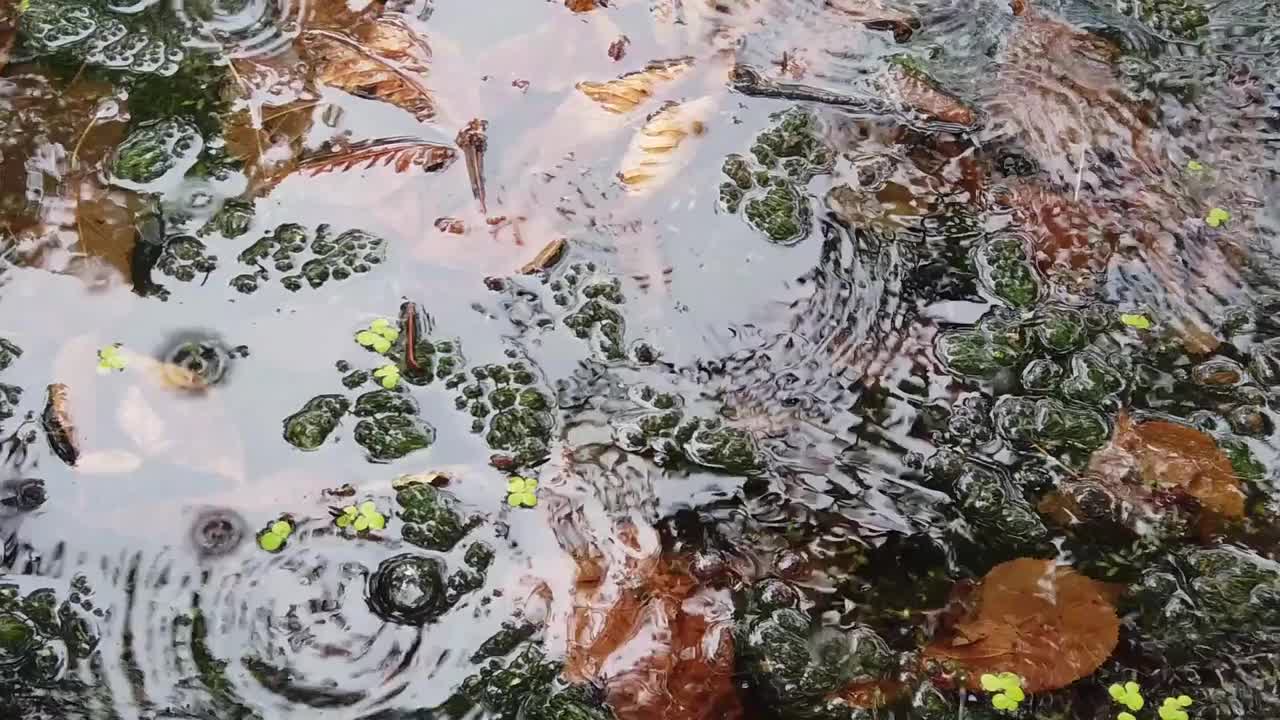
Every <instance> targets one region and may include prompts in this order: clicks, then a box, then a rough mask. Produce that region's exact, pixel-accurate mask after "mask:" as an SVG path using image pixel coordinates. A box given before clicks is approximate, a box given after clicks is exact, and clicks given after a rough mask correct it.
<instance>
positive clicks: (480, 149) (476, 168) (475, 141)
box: [456, 118, 489, 214]
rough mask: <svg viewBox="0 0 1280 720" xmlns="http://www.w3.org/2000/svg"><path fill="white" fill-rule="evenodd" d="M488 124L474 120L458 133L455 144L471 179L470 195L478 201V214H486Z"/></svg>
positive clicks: (477, 119)
mask: <svg viewBox="0 0 1280 720" xmlns="http://www.w3.org/2000/svg"><path fill="white" fill-rule="evenodd" d="M488 128H489V123H488V122H487V121H485V120H481V119H479V118H476V119H474V120H472V121H471V122H469V123H467V125H466V127H464V128H462V130H460V131H458V137H457V140H456V142H457V143H458V147H459V148H462V153H463V157H465V158H466V160H467V176H468V177H469V178H470V179H471V194H472V195H473V196H475V199H476V200H479V201H480V212H482V213H486V214H487V213H488V212H489V210H488V208H487V207H486V203H485V199H484V151H485V148H486V147H487V146H488V138H487V136H486V135H485V131H486V130H488Z"/></svg>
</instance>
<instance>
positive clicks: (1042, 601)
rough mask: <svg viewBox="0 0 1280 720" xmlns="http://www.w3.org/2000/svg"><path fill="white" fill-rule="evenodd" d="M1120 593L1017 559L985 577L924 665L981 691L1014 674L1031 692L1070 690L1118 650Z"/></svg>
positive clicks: (1052, 566) (1064, 570) (1050, 564)
mask: <svg viewBox="0 0 1280 720" xmlns="http://www.w3.org/2000/svg"><path fill="white" fill-rule="evenodd" d="M1115 593H1116V589H1115V588H1114V587H1113V586H1111V585H1108V584H1106V583H1101V582H1098V581H1096V580H1092V579H1090V578H1087V577H1085V576H1083V575H1081V574H1079V573H1077V572H1076V571H1074V570H1072V569H1071V568H1069V567H1066V566H1062V565H1058V564H1057V563H1055V562H1054V561H1052V560H1038V559H1035V558H1018V559H1017V560H1011V561H1009V562H1006V563H1001V564H1000V565H997V566H995V567H994V568H992V569H991V572H989V573H987V575H986V576H985V577H984V578H983V579H982V582H981V583H980V584H979V585H978V587H977V588H976V589H975V590H974V592H973V594H972V596H971V597H969V598H967V601H968V606H967V608H966V612H965V613H964V615H963V617H961V618H960V619H959V620H958V621H957V622H955V623H954V624H953V625H952V626H951V627H949V628H945V629H944V630H942V631H940V632H939V635H938V636H937V637H935V638H934V640H933V642H931V643H930V644H929V645H928V647H926V648H925V657H926V659H930V660H936V661H944V662H949V663H952V664H954V665H956V666H958V667H959V668H960V669H962V670H964V671H965V676H964V678H965V679H964V683H965V686H966V687H968V688H969V689H971V690H976V689H979V685H978V679H979V678H980V677H981V676H982V675H983V674H985V673H991V674H998V673H1002V672H1011V673H1014V674H1017V675H1019V676H1021V677H1022V680H1023V687H1024V689H1025V690H1026V691H1027V692H1032V693H1034V692H1041V691H1043V690H1054V689H1057V688H1061V687H1066V686H1067V685H1070V684H1071V683H1073V682H1075V681H1076V680H1079V679H1080V678H1082V677H1085V676H1086V675H1089V674H1091V673H1092V672H1093V671H1094V670H1097V669H1098V666H1100V665H1101V664H1102V663H1103V662H1104V661H1105V660H1106V659H1107V658H1108V657H1109V656H1110V655H1111V651H1112V650H1114V649H1115V646H1116V642H1117V640H1118V639H1119V632H1120V619H1119V618H1118V617H1116V610H1115V607H1114V605H1113V600H1112V598H1113V597H1114V596H1115Z"/></svg>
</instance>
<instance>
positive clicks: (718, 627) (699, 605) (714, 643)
mask: <svg viewBox="0 0 1280 720" xmlns="http://www.w3.org/2000/svg"><path fill="white" fill-rule="evenodd" d="M634 534H635V528H634V527H633V526H627V525H624V526H622V527H621V528H619V529H618V538H619V540H620V541H621V542H622V543H624V544H626V545H628V546H629V547H631V548H633V549H634V550H635V551H636V555H635V556H632V557H629V558H628V559H627V560H626V562H625V567H612V568H610V567H608V566H607V561H605V560H604V558H603V557H602V556H600V555H597V554H590V553H583V554H580V555H578V556H577V557H576V560H577V564H578V576H577V586H578V587H577V593H576V594H575V596H574V601H573V615H572V617H571V618H570V637H569V648H568V655H567V657H566V662H565V673H566V675H567V676H568V677H570V678H573V679H575V680H588V681H598V682H603V684H604V686H605V690H606V693H607V695H608V698H609V704H610V706H611V707H612V708H613V710H614V714H615V715H616V716H617V717H618V718H619V720H644V719H645V718H654V717H661V718H667V719H669V720H711V719H712V718H715V719H716V720H721V719H729V718H737V717H739V716H740V715H741V707H740V706H739V704H738V700H737V695H736V693H735V692H734V688H733V682H732V675H733V635H732V632H731V627H732V619H733V603H732V600H731V599H730V597H729V595H728V592H727V591H725V590H713V589H711V588H708V587H702V586H700V585H699V584H698V582H697V581H696V580H695V579H694V578H693V576H692V575H690V574H689V571H688V567H687V562H686V561H685V560H683V559H681V558H678V557H666V556H662V555H660V554H659V555H652V554H648V548H645V547H644V544H643V543H640V542H637V541H636V540H635V538H634ZM655 549H656V548H655ZM659 552H660V551H659ZM602 563H604V564H603V565H602Z"/></svg>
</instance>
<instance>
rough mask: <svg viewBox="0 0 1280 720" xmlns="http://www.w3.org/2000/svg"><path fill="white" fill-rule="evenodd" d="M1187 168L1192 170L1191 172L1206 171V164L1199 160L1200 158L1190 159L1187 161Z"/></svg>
mask: <svg viewBox="0 0 1280 720" xmlns="http://www.w3.org/2000/svg"><path fill="white" fill-rule="evenodd" d="M1187 170H1189V171H1191V172H1193V173H1198V172H1204V164H1202V163H1201V162H1200V161H1198V160H1188V161H1187Z"/></svg>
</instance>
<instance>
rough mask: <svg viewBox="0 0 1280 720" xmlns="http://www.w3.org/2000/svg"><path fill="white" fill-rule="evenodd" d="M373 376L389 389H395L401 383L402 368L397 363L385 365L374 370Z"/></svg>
mask: <svg viewBox="0 0 1280 720" xmlns="http://www.w3.org/2000/svg"><path fill="white" fill-rule="evenodd" d="M373 376H374V377H376V378H378V381H379V382H381V383H382V387H384V388H386V389H388V390H395V389H396V386H398V385H399V384H400V368H399V366H396V365H383V366H382V367H380V368H378V369H377V370H374V371H373Z"/></svg>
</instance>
